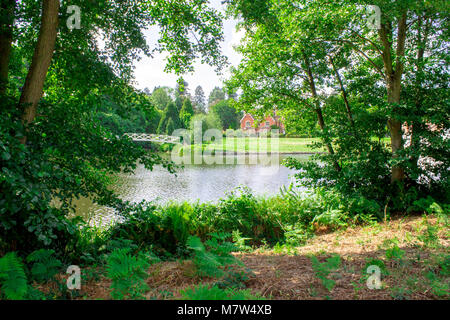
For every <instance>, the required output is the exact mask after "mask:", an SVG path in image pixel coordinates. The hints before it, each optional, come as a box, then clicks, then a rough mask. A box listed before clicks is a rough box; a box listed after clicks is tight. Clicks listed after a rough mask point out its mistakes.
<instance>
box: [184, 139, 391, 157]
mask: <svg viewBox="0 0 450 320" xmlns="http://www.w3.org/2000/svg"><path fill="white" fill-rule="evenodd" d="M373 140H378V139H377V138H373ZM318 141H319V138H279V139H278V145H277V144H276V142H275V141H272V139H270V138H268V139H262V138H256V137H239V138H223V140H222V141H221V142H212V143H209V144H203V145H200V144H197V145H193V146H191V149H192V150H193V151H200V150H201V148H203V150H205V151H206V150H207V151H213V150H215V151H226V152H266V151H268V152H278V153H316V152H325V151H326V150H325V148H319V149H314V148H312V146H311V144H313V143H314V142H318ZM382 142H383V143H385V144H386V146H387V147H388V148H389V143H390V139H389V138H383V139H382Z"/></svg>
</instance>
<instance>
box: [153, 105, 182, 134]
mask: <svg viewBox="0 0 450 320" xmlns="http://www.w3.org/2000/svg"><path fill="white" fill-rule="evenodd" d="M169 119H172V122H173V125H174V126H175V128H181V122H180V116H179V113H178V110H177V108H176V107H175V104H174V103H173V102H170V103H169V104H168V105H167V107H166V110H164V113H163V115H162V117H161V120H160V121H159V125H158V129H157V132H158V133H160V134H164V133H165V132H166V128H167V123H168V121H169Z"/></svg>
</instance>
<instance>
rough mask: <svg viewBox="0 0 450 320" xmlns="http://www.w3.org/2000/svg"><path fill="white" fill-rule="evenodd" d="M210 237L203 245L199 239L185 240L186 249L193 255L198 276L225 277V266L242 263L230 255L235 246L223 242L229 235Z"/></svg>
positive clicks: (192, 237) (216, 234)
mask: <svg viewBox="0 0 450 320" xmlns="http://www.w3.org/2000/svg"><path fill="white" fill-rule="evenodd" d="M210 236H211V239H209V240H208V241H206V242H205V244H203V242H202V241H201V240H200V238H198V237H195V236H191V237H189V238H188V240H187V247H188V249H190V250H192V251H193V253H194V255H193V262H194V264H195V266H196V268H197V273H198V274H199V275H200V276H207V277H216V278H218V277H222V276H224V275H225V271H224V270H223V268H224V267H225V266H227V265H232V264H242V263H241V262H240V261H239V260H238V259H236V258H235V257H234V256H232V255H231V252H233V251H236V247H235V245H234V244H233V243H231V242H226V241H224V240H225V239H226V237H228V236H229V234H218V233H212V234H210ZM205 245H206V246H205Z"/></svg>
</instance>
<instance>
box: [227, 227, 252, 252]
mask: <svg viewBox="0 0 450 320" xmlns="http://www.w3.org/2000/svg"><path fill="white" fill-rule="evenodd" d="M231 235H232V237H233V243H234V245H235V246H236V249H237V250H239V251H244V252H247V251H250V250H252V247H250V246H248V245H246V244H245V242H246V241H248V240H251V238H244V237H243V236H242V235H241V232H240V231H239V230H234V231H233V232H232V234H231Z"/></svg>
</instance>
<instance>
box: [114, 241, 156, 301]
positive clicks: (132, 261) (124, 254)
mask: <svg viewBox="0 0 450 320" xmlns="http://www.w3.org/2000/svg"><path fill="white" fill-rule="evenodd" d="M149 266H150V262H149V257H148V256H146V255H145V254H143V253H141V252H140V253H138V254H137V255H136V256H132V255H131V254H130V249H116V250H114V251H113V252H112V253H111V254H110V255H109V256H108V258H107V265H106V272H107V277H108V278H109V279H111V280H112V283H111V290H112V292H111V297H112V298H113V299H118V300H122V299H142V298H144V296H143V295H144V294H145V292H146V291H147V290H148V289H149V287H148V285H147V284H146V283H145V280H146V278H147V269H148V267H149Z"/></svg>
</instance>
